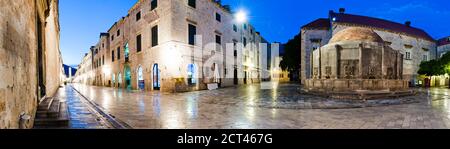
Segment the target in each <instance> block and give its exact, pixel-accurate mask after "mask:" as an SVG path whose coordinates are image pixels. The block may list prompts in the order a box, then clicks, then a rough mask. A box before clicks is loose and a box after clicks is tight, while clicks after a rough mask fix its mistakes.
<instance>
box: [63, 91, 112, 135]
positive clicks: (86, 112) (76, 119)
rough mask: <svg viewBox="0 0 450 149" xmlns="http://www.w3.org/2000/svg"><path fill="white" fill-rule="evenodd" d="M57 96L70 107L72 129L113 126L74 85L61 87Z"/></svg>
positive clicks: (70, 126)
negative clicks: (92, 107) (90, 104)
mask: <svg viewBox="0 0 450 149" xmlns="http://www.w3.org/2000/svg"><path fill="white" fill-rule="evenodd" d="M55 97H56V98H60V99H61V100H66V102H67V106H68V108H69V117H70V124H69V127H68V128H70V129H107V128H111V127H110V126H109V125H108V123H107V122H106V121H105V120H103V119H102V118H101V116H99V115H98V114H96V112H95V111H93V110H92V109H90V108H89V105H88V104H87V103H86V102H84V101H83V99H82V98H83V97H81V96H80V95H79V94H78V93H77V92H76V91H75V90H74V89H73V88H72V87H70V86H65V87H62V88H60V89H59V91H58V93H57V95H56V96H55Z"/></svg>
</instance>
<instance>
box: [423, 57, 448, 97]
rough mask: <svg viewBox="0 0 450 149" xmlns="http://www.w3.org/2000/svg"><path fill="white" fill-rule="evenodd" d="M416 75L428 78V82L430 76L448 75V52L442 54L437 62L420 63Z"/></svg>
mask: <svg viewBox="0 0 450 149" xmlns="http://www.w3.org/2000/svg"><path fill="white" fill-rule="evenodd" d="M417 73H418V74H420V75H425V76H427V77H430V78H429V79H430V80H431V76H438V75H444V74H450V52H448V53H446V54H444V55H443V56H442V57H441V58H439V59H437V60H430V61H425V62H422V63H421V64H420V67H419V71H418V72H417ZM449 88H450V82H449Z"/></svg>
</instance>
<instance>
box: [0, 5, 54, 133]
mask: <svg viewBox="0 0 450 149" xmlns="http://www.w3.org/2000/svg"><path fill="white" fill-rule="evenodd" d="M0 14H1V15H0V79H1V81H0V128H31V127H32V126H33V119H34V116H35V113H36V109H37V105H38V103H39V101H40V100H41V99H43V98H45V97H49V96H52V95H53V94H55V93H56V91H57V89H58V87H59V86H60V83H61V82H60V79H61V74H62V59H61V53H60V49H59V32H60V30H59V16H58V15H59V13H58V0H1V1H0ZM28 116H29V117H30V119H29V120H27V121H22V123H20V122H21V121H20V118H21V117H28Z"/></svg>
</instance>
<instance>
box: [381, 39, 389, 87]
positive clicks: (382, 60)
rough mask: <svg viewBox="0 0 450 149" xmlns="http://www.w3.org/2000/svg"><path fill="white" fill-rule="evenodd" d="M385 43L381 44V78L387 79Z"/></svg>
mask: <svg viewBox="0 0 450 149" xmlns="http://www.w3.org/2000/svg"><path fill="white" fill-rule="evenodd" d="M385 50H386V49H385V47H384V44H382V45H381V79H387V78H388V76H387V71H386V70H385V65H386V63H385V61H384V56H385V55H384V52H385Z"/></svg>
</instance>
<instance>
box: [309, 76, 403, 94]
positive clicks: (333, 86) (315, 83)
mask: <svg viewBox="0 0 450 149" xmlns="http://www.w3.org/2000/svg"><path fill="white" fill-rule="evenodd" d="M305 88H306V89H308V90H316V91H324V92H351V91H357V90H372V91H376V90H389V91H404V90H408V88H409V84H408V81H407V80H381V79H351V80H348V79H308V80H306V81H305Z"/></svg>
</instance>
